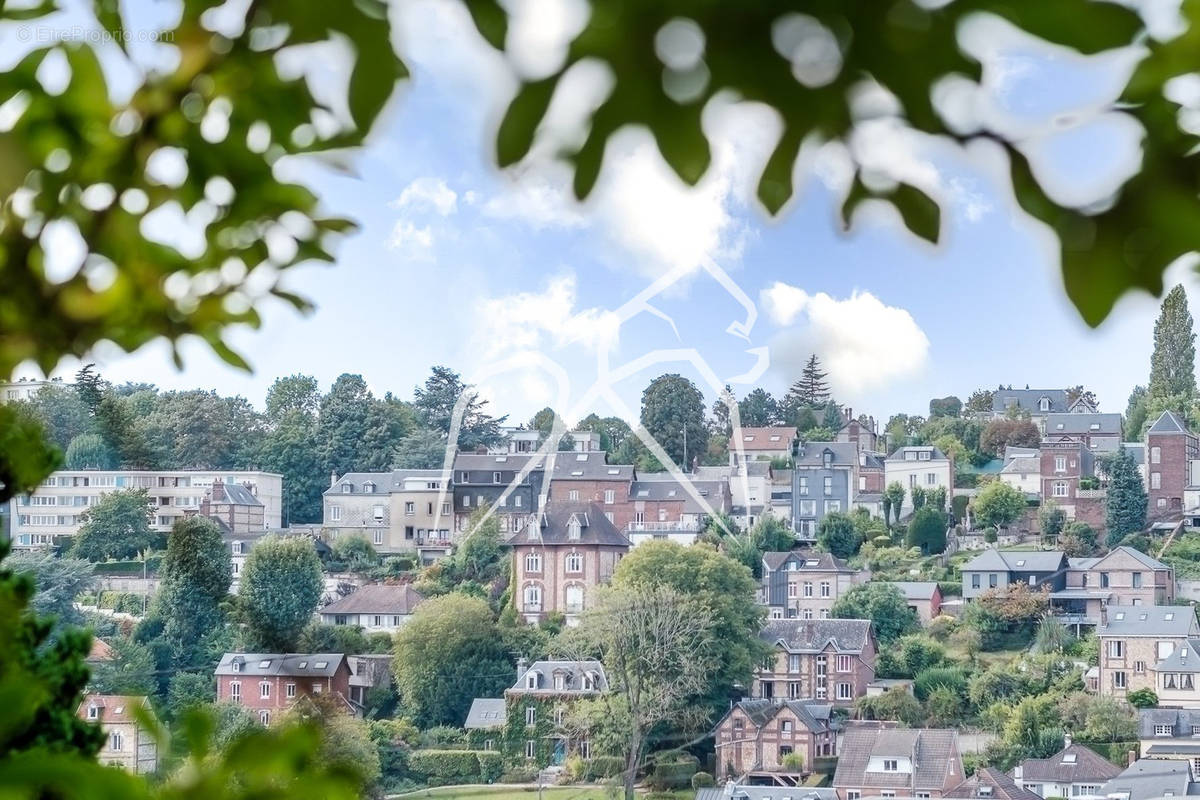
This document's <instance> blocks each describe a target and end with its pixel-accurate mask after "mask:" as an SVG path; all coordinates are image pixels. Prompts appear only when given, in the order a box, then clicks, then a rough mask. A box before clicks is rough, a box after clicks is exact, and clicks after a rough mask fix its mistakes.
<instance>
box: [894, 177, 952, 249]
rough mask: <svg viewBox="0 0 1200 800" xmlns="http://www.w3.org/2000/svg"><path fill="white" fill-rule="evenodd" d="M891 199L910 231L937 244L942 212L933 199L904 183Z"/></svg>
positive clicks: (897, 188)
mask: <svg viewBox="0 0 1200 800" xmlns="http://www.w3.org/2000/svg"><path fill="white" fill-rule="evenodd" d="M889 199H890V200H891V202H892V205H894V206H895V207H896V210H897V211H899V212H900V216H902V217H903V218H904V224H905V226H906V227H907V228H908V229H909V230H910V231H912V232H913V233H915V234H916V235H917V236H920V237H921V238H922V239H925V240H927V241H929V242H931V243H933V244H937V241H938V233H939V231H940V229H941V219H942V211H941V209H940V208H939V207H938V204H937V203H936V202H934V200H933V198H931V197H930V196H929V195H927V194H925V193H924V192H922V191H921V190H920V189H918V188H916V187H915V186H912V185H910V184H907V183H902V184H900V185H899V186H898V187H896V191H894V192H892V193H891V195H890V197H889Z"/></svg>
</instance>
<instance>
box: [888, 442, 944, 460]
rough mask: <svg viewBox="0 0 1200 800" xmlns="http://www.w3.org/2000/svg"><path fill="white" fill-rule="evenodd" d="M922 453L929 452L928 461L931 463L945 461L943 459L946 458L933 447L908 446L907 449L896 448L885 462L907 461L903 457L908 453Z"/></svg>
mask: <svg viewBox="0 0 1200 800" xmlns="http://www.w3.org/2000/svg"><path fill="white" fill-rule="evenodd" d="M924 451H928V452H929V459H928V460H931V461H938V460H945V458H946V454H945V453H943V452H942V451H941V450H938V449H937V448H936V447H934V446H933V445H909V446H907V447H897V448H896V450H895V452H893V453H892V454H891V455H890V456H888V457H887V460H888V461H907V460H908V459H906V458H905V457H904V454H905V453H908V452H915V453H921V452H924ZM917 459H918V460H919V459H920V456H918V457H917Z"/></svg>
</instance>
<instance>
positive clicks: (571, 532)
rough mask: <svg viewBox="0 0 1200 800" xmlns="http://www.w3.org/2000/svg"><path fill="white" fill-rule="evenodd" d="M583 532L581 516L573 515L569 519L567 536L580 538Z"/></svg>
mask: <svg viewBox="0 0 1200 800" xmlns="http://www.w3.org/2000/svg"><path fill="white" fill-rule="evenodd" d="M581 533H582V527H581V526H580V524H579V518H578V517H571V519H569V520H568V521H567V538H568V539H578V538H579V536H580V534H581Z"/></svg>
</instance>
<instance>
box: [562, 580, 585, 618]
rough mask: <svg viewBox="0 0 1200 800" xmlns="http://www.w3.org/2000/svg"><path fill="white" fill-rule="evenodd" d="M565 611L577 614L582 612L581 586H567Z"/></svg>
mask: <svg viewBox="0 0 1200 800" xmlns="http://www.w3.org/2000/svg"><path fill="white" fill-rule="evenodd" d="M565 595H566V603H567V611H569V612H579V611H583V586H581V585H580V584H578V583H572V584H570V585H568V586H567V589H566V592H565Z"/></svg>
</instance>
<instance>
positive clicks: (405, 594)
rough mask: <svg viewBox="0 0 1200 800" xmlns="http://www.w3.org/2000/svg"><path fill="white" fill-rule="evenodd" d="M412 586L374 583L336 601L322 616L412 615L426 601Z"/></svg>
mask: <svg viewBox="0 0 1200 800" xmlns="http://www.w3.org/2000/svg"><path fill="white" fill-rule="evenodd" d="M424 600H425V598H424V597H422V596H421V595H420V594H419V593H418V592H417V590H416V589H414V588H413V587H412V584H408V583H405V584H401V585H388V584H385V583H373V584H368V585H367V586H360V587H359V588H358V589H356V590H355V591H353V592H351V593H350V594H348V595H346V596H345V597H343V598H341V599H339V600H335V601H333V602H332V603H330V604H329V605H327V606H325V607H324V608H322V609H320V610H319V612H318V613H321V614H411V613H413V610H414V609H416V607H417V606H418V605H419V604H420V603H421V602H422V601H424Z"/></svg>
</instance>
